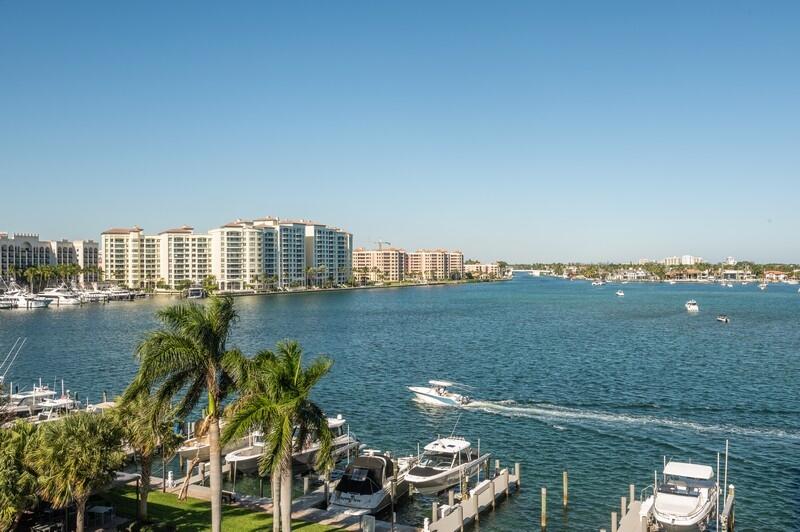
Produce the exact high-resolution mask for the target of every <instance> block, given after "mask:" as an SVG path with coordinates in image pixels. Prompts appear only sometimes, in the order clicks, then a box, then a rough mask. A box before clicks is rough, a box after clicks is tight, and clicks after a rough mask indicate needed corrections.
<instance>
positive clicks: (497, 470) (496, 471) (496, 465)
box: [494, 459, 500, 476]
mask: <svg viewBox="0 0 800 532" xmlns="http://www.w3.org/2000/svg"><path fill="white" fill-rule="evenodd" d="M499 474H500V460H498V459H495V461H494V476H497V475H499Z"/></svg>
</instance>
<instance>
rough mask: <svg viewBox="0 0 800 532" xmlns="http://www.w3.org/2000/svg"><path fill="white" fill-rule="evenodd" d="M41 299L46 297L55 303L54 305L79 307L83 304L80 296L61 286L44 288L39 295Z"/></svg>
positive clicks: (65, 286) (63, 285)
mask: <svg viewBox="0 0 800 532" xmlns="http://www.w3.org/2000/svg"><path fill="white" fill-rule="evenodd" d="M39 295H40V296H41V297H46V298H48V299H51V300H53V301H55V303H56V305H58V306H61V305H80V304H81V303H83V300H82V299H81V295H80V294H79V293H78V292H75V291H73V290H71V289H70V288H68V287H67V285H65V284H62V285H61V286H57V287H53V288H46V289H45V290H44V291H42V292H41V293H40V294H39Z"/></svg>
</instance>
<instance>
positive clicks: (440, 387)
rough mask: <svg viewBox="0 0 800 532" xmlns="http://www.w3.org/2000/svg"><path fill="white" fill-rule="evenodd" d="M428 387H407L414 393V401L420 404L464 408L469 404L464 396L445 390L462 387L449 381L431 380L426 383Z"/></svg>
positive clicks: (468, 400)
mask: <svg viewBox="0 0 800 532" xmlns="http://www.w3.org/2000/svg"><path fill="white" fill-rule="evenodd" d="M428 384H430V387H426V386H409V387H408V389H409V390H411V391H412V392H413V393H414V396H415V399H416V400H417V401H420V402H422V403H426V404H429V405H436V406H464V405H467V404H469V403H470V401H471V399H470V398H469V397H467V396H466V395H461V394H458V393H454V392H450V391H448V390H447V388H452V387H453V386H463V385H459V384H456V383H454V382H450V381H439V380H431V381H428Z"/></svg>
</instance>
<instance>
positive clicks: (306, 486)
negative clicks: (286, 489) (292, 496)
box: [303, 475, 311, 495]
mask: <svg viewBox="0 0 800 532" xmlns="http://www.w3.org/2000/svg"><path fill="white" fill-rule="evenodd" d="M309 491H311V477H309V476H308V475H306V476H304V477H303V495H308V492H309Z"/></svg>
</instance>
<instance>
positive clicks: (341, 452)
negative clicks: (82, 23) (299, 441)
mask: <svg viewBox="0 0 800 532" xmlns="http://www.w3.org/2000/svg"><path fill="white" fill-rule="evenodd" d="M328 428H329V429H330V431H331V432H332V433H333V434H332V435H333V441H332V442H331V455H332V456H333V460H334V462H337V461H339V460H341V459H342V458H343V457H344V456H345V455H348V454H353V455H355V454H358V448H359V446H360V445H361V443H360V442H359V441H358V439H357V438H356V437H355V435H354V434H352V433H351V432H350V429H349V428H348V427H347V421H346V420H345V419H344V418H343V417H342V416H341V415H338V416H336V417H335V418H328ZM296 437H297V435H296V434H295V438H296ZM319 447H320V443H319V439H318V437H317V435H316V434H315V433H311V434H309V435H308V438H307V440H306V443H305V445H303V446H301V447H300V449H299V450H297V451H295V452H294V453H292V467H294V468H295V469H298V468H299V469H306V470H307V469H313V468H314V462H316V460H317V453H319Z"/></svg>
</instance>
